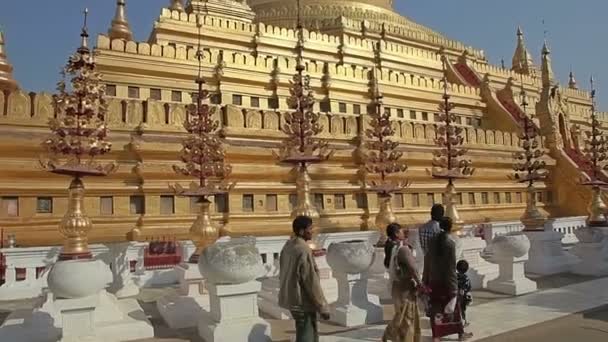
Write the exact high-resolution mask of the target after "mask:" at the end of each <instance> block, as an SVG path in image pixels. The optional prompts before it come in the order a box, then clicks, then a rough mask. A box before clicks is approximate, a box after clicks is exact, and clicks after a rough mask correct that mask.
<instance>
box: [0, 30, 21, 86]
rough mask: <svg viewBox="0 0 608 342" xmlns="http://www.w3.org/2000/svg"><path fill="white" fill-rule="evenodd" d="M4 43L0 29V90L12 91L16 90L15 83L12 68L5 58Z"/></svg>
mask: <svg viewBox="0 0 608 342" xmlns="http://www.w3.org/2000/svg"><path fill="white" fill-rule="evenodd" d="M4 43H5V42H4V32H3V31H2V30H1V29H0V90H8V91H13V90H15V89H17V81H15V79H14V78H13V66H12V65H11V63H10V62H9V61H8V58H6V52H5V50H4Z"/></svg>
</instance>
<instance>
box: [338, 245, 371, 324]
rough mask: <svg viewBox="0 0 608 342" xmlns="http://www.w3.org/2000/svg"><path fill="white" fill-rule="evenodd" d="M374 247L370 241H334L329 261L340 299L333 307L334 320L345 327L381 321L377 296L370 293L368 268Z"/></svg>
mask: <svg viewBox="0 0 608 342" xmlns="http://www.w3.org/2000/svg"><path fill="white" fill-rule="evenodd" d="M374 259H375V250H374V247H373V246H372V244H371V243H370V242H369V241H363V240H352V241H344V242H337V243H332V244H331V245H330V246H329V248H328V251H327V262H328V263H329V265H330V266H331V268H332V273H333V275H334V278H336V281H337V282H338V301H337V302H336V304H335V305H332V307H331V320H332V321H333V322H335V323H338V324H340V325H342V326H345V327H353V326H358V325H364V324H374V323H379V322H382V307H381V306H380V300H379V298H378V296H375V295H369V294H368V288H367V284H368V277H369V270H370V268H371V266H372V265H373V264H374Z"/></svg>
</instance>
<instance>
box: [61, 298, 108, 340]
mask: <svg viewBox="0 0 608 342" xmlns="http://www.w3.org/2000/svg"><path fill="white" fill-rule="evenodd" d="M55 304H56V306H57V310H58V311H59V312H60V315H61V321H62V322H63V329H62V334H61V335H62V336H61V342H81V341H99V340H98V339H96V338H95V308H96V307H97V306H98V305H99V296H98V295H93V296H89V297H84V298H78V299H59V300H57V301H56V302H55Z"/></svg>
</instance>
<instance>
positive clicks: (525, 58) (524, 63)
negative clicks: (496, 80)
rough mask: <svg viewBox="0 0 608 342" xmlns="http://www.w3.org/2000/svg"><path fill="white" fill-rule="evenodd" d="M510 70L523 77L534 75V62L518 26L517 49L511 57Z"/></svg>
mask: <svg viewBox="0 0 608 342" xmlns="http://www.w3.org/2000/svg"><path fill="white" fill-rule="evenodd" d="M511 70H513V71H515V72H518V73H520V74H524V75H532V74H533V73H534V60H533V59H532V55H530V53H529V52H528V49H527V48H526V43H525V40H524V32H523V31H522V30H521V27H520V26H518V27H517V47H516V48H515V54H514V55H513V63H512V65H511Z"/></svg>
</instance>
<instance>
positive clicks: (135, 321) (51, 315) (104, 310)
mask: <svg viewBox="0 0 608 342" xmlns="http://www.w3.org/2000/svg"><path fill="white" fill-rule="evenodd" d="M92 297H97V303H98V305H96V307H95V310H94V314H93V322H94V329H92V331H94V332H95V337H96V338H97V340H99V341H105V342H110V341H131V340H139V339H146V338H151V337H154V328H153V327H152V324H150V322H149V321H148V318H147V316H146V314H145V313H144V311H143V310H142V309H141V307H140V306H139V304H138V303H137V300H135V299H121V300H118V299H116V296H114V295H112V294H110V293H108V292H107V291H105V290H104V291H101V292H100V293H99V294H98V295H95V296H92ZM82 300H84V299H69V300H66V299H55V298H54V297H53V295H52V294H51V293H48V292H46V293H44V294H43V295H42V296H41V298H40V302H39V303H38V305H37V307H36V308H34V310H33V311H32V310H31V309H29V310H26V309H24V310H16V311H14V312H12V313H11V314H10V315H9V316H8V318H7V319H6V320H5V321H4V323H3V324H2V326H1V327H0V341H3V342H4V341H28V342H56V341H58V340H60V339H61V334H62V329H63V328H67V329H68V332H69V333H73V332H74V331H75V329H77V328H78V329H79V327H74V322H76V321H78V322H80V323H78V324H86V323H84V322H83V320H84V319H83V316H80V317H78V313H77V312H70V310H71V309H70V308H75V307H77V304H78V303H79V302H78V301H82ZM88 300H91V301H93V300H94V299H92V298H90V297H87V299H86V300H84V303H80V304H78V305H82V306H81V307H82V308H85V309H84V311H85V312H86V311H88V309H86V308H89V307H90V306H88V305H91V302H88ZM62 310H63V312H62ZM66 313H67V315H66ZM84 317H87V314H86V313H85V314H84ZM64 319H67V320H66V321H65V322H64ZM81 319H82V320H81ZM86 319H88V318H86ZM64 323H65V324H68V325H67V326H64ZM79 341H81V340H79ZM82 341H87V340H82Z"/></svg>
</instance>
